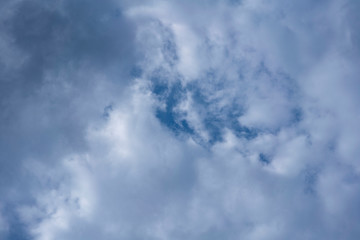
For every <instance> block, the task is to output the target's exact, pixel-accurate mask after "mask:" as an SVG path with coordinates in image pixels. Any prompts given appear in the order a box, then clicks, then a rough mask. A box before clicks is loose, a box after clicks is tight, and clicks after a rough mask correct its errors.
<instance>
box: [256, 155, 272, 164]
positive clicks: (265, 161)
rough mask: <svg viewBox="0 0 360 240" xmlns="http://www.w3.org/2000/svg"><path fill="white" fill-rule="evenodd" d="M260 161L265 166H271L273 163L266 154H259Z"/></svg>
mask: <svg viewBox="0 0 360 240" xmlns="http://www.w3.org/2000/svg"><path fill="white" fill-rule="evenodd" d="M259 161H260V162H261V163H262V164H264V165H269V164H270V162H271V159H270V157H269V156H266V155H265V154H263V153H260V154H259Z"/></svg>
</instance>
